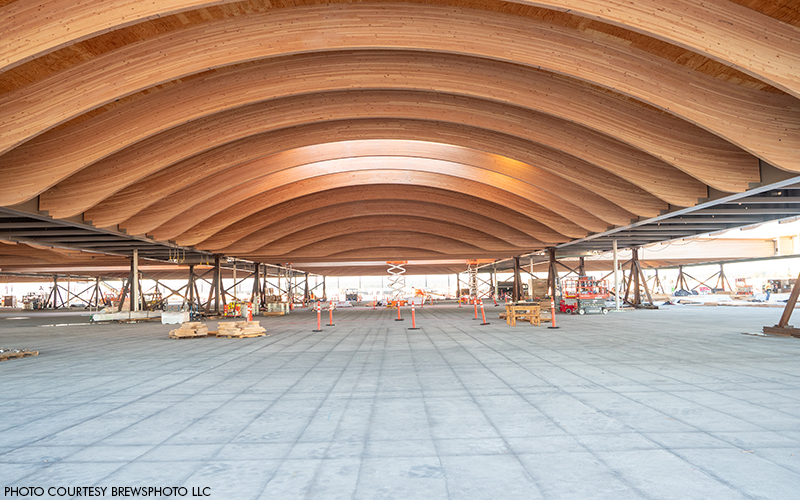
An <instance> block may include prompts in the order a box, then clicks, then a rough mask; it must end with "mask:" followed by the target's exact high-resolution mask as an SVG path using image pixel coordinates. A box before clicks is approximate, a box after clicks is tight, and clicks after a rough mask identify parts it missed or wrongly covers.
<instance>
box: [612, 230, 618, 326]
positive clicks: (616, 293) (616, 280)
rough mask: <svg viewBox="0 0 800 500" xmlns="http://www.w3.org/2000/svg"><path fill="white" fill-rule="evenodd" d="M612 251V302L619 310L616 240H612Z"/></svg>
mask: <svg viewBox="0 0 800 500" xmlns="http://www.w3.org/2000/svg"><path fill="white" fill-rule="evenodd" d="M612 245H613V246H612V249H613V251H614V304H615V306H616V307H615V309H616V310H617V311H619V256H618V255H617V240H614V241H613V242H612Z"/></svg>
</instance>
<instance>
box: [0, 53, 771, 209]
mask: <svg viewBox="0 0 800 500" xmlns="http://www.w3.org/2000/svg"><path fill="white" fill-rule="evenodd" d="M309 67H311V68H313V69H309ZM430 68H433V69H430ZM345 70H347V71H345ZM498 74H502V75H503V79H502V80H498V79H497V75H498ZM376 88H382V89H392V90H394V91H403V90H405V91H422V90H429V89H432V88H436V93H437V95H439V94H454V95H462V96H468V97H474V98H476V99H479V101H478V102H481V100H488V101H499V102H501V103H506V104H509V103H513V104H514V106H517V107H520V108H526V109H530V110H533V111H538V112H541V113H543V114H545V115H550V116H553V117H557V118H562V119H564V120H566V121H568V122H572V123H575V124H578V125H581V126H583V127H586V128H589V129H591V130H592V131H594V132H596V133H601V134H606V135H608V136H610V137H611V138H612V139H614V140H616V141H619V142H621V143H625V144H627V145H628V146H630V147H632V148H635V149H638V150H640V151H641V152H643V153H646V154H649V155H651V156H654V157H655V158H656V159H658V160H660V161H663V162H665V163H668V164H670V165H672V166H674V167H676V168H678V169H679V170H682V171H684V172H685V173H687V174H689V175H691V176H694V177H695V178H697V179H698V180H699V181H701V182H704V183H707V184H709V185H711V186H712V187H714V188H715V189H719V190H723V191H734V192H735V191H743V190H744V189H745V188H746V187H747V185H748V184H749V183H751V182H756V181H757V176H758V169H757V161H756V160H755V159H754V158H753V157H752V156H751V155H749V154H747V153H745V152H744V151H742V150H741V149H739V148H737V147H735V146H733V145H731V144H730V143H728V142H726V141H724V140H722V139H720V138H718V137H716V136H714V135H712V134H710V133H708V132H706V131H705V130H703V129H700V128H699V127H696V126H692V125H688V124H685V123H681V122H680V120H678V119H677V118H675V117H673V116H671V115H667V114H665V113H661V112H658V111H657V110H655V109H653V108H649V107H646V106H642V105H639V104H636V103H634V102H632V101H631V100H626V99H623V98H621V96H613V95H611V94H609V93H607V92H601V91H600V90H598V89H596V88H593V87H590V86H588V85H585V84H582V83H580V82H577V81H575V80H572V79H569V78H564V77H559V76H557V75H553V74H548V73H545V72H543V71H538V70H533V69H530V68H525V67H522V66H515V65H511V64H507V63H500V62H495V61H488V60H480V59H477V60H476V59H474V58H467V57H463V56H452V55H445V54H435V53H423V54H420V53H410V52H395V51H392V52H388V53H383V52H381V53H379V54H373V53H369V52H363V51H361V52H340V53H329V52H325V53H322V54H316V53H315V54H306V55H301V56H295V57H290V58H278V59H275V60H272V59H271V60H266V61H259V62H258V64H248V65H244V66H239V67H234V68H230V69H228V70H226V71H221V72H215V73H212V74H210V75H204V76H202V77H199V78H195V79H192V80H189V81H187V82H181V83H178V84H175V85H171V86H169V87H167V88H165V89H162V90H159V91H157V92H152V93H149V94H147V95H143V96H141V97H140V98H138V99H135V100H133V101H131V102H129V103H126V104H124V105H121V106H117V107H115V108H114V109H112V110H109V111H108V112H106V113H103V114H101V115H99V116H96V117H94V118H91V119H89V120H85V121H82V122H80V123H78V124H75V125H73V126H69V127H61V128H59V129H58V130H54V131H51V132H49V133H45V134H43V135H41V136H39V137H37V138H36V139H34V140H31V141H29V142H28V143H26V144H24V145H22V146H20V147H19V148H17V149H16V150H15V151H13V152H10V153H9V154H7V155H5V157H4V158H2V160H1V161H2V163H1V164H2V165H3V167H4V168H5V169H8V171H14V172H16V175H15V176H14V177H15V178H18V180H17V181H16V183H19V184H28V183H30V179H31V176H32V175H31V173H30V172H31V169H30V167H34V168H35V169H36V171H37V172H48V173H52V175H51V177H52V179H58V178H59V176H60V177H66V176H67V175H70V174H72V173H74V172H78V171H79V170H81V169H85V168H87V167H90V166H91V165H92V164H93V163H95V162H97V161H98V160H101V159H103V158H107V157H110V156H112V155H115V154H116V153H119V152H120V151H122V150H123V149H125V148H126V147H129V146H131V145H133V144H135V143H137V142H139V141H144V140H146V139H148V138H150V137H153V136H155V135H156V134H158V133H161V132H164V131H165V130H168V129H170V128H173V127H187V123H189V122H191V121H193V120H201V119H203V118H206V119H213V118H214V117H213V115H214V114H216V113H220V112H223V111H225V110H228V109H233V108H241V107H244V106H247V105H250V104H254V103H258V102H264V101H268V100H272V99H279V98H282V97H287V96H290V95H304V96H305V95H309V94H311V93H320V92H326V93H327V92H334V91H342V90H350V91H353V90H357V89H364V90H374V89H376ZM132 120H135V121H136V122H137V123H139V124H140V125H139V126H137V127H131V126H130V123H131V121H132ZM545 125H546V124H545ZM181 130H187V128H182V129H181ZM187 133H189V132H187ZM153 139H154V140H157V137H153ZM601 146H602V145H601ZM187 154H188V152H187ZM105 165H106V164H100V165H98V166H97V167H96V168H95V169H93V170H92V171H90V172H87V173H85V174H84V177H86V176H95V175H96V172H97V170H99V169H101V168H104V167H105ZM126 170H127V169H126ZM721 173H725V175H721ZM50 182H52V181H50ZM75 183H78V184H81V183H84V178H77V179H76V180H75ZM5 189H6V190H11V189H13V186H12V185H9V186H7V187H6V188H5ZM39 189H41V186H40V188H39ZM36 191H38V189H33V188H32V189H31V190H30V191H29V195H30V196H34V195H35V194H38V193H37V192H36ZM1 193H2V191H0V196H1ZM13 201H15V202H19V200H18V199H17V200H13Z"/></svg>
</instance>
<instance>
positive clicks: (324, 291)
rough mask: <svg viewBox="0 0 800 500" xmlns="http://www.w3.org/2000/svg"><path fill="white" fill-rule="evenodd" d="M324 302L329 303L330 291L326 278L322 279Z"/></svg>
mask: <svg viewBox="0 0 800 500" xmlns="http://www.w3.org/2000/svg"><path fill="white" fill-rule="evenodd" d="M322 301H323V302H327V301H328V290H326V288H325V276H323V277H322Z"/></svg>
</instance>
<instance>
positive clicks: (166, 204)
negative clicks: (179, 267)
mask: <svg viewBox="0 0 800 500" xmlns="http://www.w3.org/2000/svg"><path fill="white" fill-rule="evenodd" d="M370 157H376V158H380V157H385V158H389V157H391V158H392V162H393V163H397V162H400V163H403V162H404V160H403V159H404V158H407V159H408V161H409V162H414V161H416V160H439V161H441V162H442V163H440V165H442V170H440V171H439V172H440V173H444V174H448V175H452V176H453V177H465V178H469V177H470V176H472V177H473V178H475V175H480V173H478V174H475V170H476V169H478V171H480V170H481V169H482V170H485V171H487V172H493V173H496V174H499V175H500V176H502V177H508V178H511V179H514V180H516V181H519V182H520V183H521V184H522V185H525V184H527V185H530V188H529V189H532V191H531V192H532V193H533V196H534V198H532V201H536V202H538V203H540V204H541V200H542V199H543V198H542V196H544V195H545V193H549V194H550V195H553V197H552V198H551V199H552V200H553V202H558V203H563V202H568V203H571V204H572V205H575V206H579V205H588V206H591V207H592V213H593V214H594V215H595V217H597V218H598V219H600V220H603V221H605V222H607V223H608V224H614V225H624V224H629V223H630V221H631V220H632V219H634V218H635V216H634V215H633V214H631V213H630V212H628V211H626V210H624V209H622V208H620V207H619V206H617V205H615V204H614V203H612V202H610V201H608V200H606V199H605V198H603V197H601V196H598V195H597V194H595V193H593V192H591V191H590V190H588V189H585V188H583V187H580V186H578V185H577V184H574V183H572V182H570V181H567V180H565V179H563V178H561V177H558V176H556V175H553V174H551V173H549V172H547V171H544V170H541V169H539V168H536V167H533V166H531V165H528V164H525V163H522V162H518V161H516V160H513V159H510V158H505V157H502V156H499V155H493V154H490V153H484V152H482V151H476V150H471V149H463V148H457V147H453V146H447V145H443V144H435V143H429V142H421V141H398V140H388V141H387V140H384V141H380V140H373V141H348V142H344V143H341V142H339V143H329V144H320V145H315V146H309V147H305V148H298V149H290V150H287V151H282V152H280V153H276V154H272V155H268V156H259V157H256V158H255V159H253V160H246V159H245V158H242V159H240V161H239V162H238V163H237V164H235V165H234V166H232V167H231V168H228V169H226V170H224V171H221V172H218V173H216V174H213V175H206V176H204V177H203V178H201V179H200V180H198V181H197V182H195V183H189V182H186V181H185V178H183V177H181V176H174V175H173V176H170V177H169V178H168V182H170V183H174V184H177V185H180V186H183V187H182V188H181V189H179V190H178V191H176V192H175V193H173V194H172V195H171V196H169V197H168V198H166V199H163V200H161V201H159V202H158V203H154V204H153V205H151V209H150V210H148V211H150V212H156V213H158V214H159V215H158V217H157V218H151V225H152V227H155V226H157V225H158V221H159V220H160V221H161V222H165V221H166V220H168V219H169V218H170V217H171V215H172V214H177V213H180V212H182V211H184V210H186V208H187V206H190V205H199V204H201V203H204V202H205V201H206V200H209V199H211V198H213V197H214V196H216V195H219V194H220V193H222V192H225V191H228V190H236V189H237V186H243V188H244V189H246V188H247V186H246V185H247V184H249V183H250V182H251V181H253V180H256V179H259V178H262V177H264V176H267V175H270V174H273V173H276V172H281V171H285V170H288V169H293V168H297V167H302V166H304V165H310V164H313V163H321V162H330V161H332V160H346V159H348V158H370ZM568 167H569V162H568V163H567V165H566V168H568ZM567 171H569V170H567ZM219 179H224V180H225V182H222V183H221V182H215V181H218V180H219ZM537 193H538V195H537ZM151 198H152V197H151ZM187 200H192V201H191V202H187ZM537 200H539V201H537ZM154 201H155V200H154ZM556 211H558V210H557V209H556ZM93 222H94V223H95V224H97V221H93Z"/></svg>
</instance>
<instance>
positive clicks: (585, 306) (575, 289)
mask: <svg viewBox="0 0 800 500" xmlns="http://www.w3.org/2000/svg"><path fill="white" fill-rule="evenodd" d="M561 286H562V288H561V289H562V299H561V301H560V302H559V310H560V311H561V312H562V313H569V314H580V315H584V314H586V313H587V312H590V313H595V312H596V313H600V314H608V308H606V299H607V298H608V284H607V282H606V280H598V279H595V278H592V277H589V276H581V277H580V278H577V279H575V278H568V279H564V280H563V281H562V283H561Z"/></svg>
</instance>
